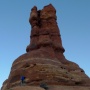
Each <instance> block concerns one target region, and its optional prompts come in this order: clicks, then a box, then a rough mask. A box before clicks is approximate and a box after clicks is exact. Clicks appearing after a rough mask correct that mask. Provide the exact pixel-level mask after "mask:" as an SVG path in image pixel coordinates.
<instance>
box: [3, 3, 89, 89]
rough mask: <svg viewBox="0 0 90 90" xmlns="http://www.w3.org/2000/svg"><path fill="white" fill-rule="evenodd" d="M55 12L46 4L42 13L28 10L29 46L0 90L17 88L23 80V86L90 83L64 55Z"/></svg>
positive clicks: (81, 70)
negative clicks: (22, 79)
mask: <svg viewBox="0 0 90 90" xmlns="http://www.w3.org/2000/svg"><path fill="white" fill-rule="evenodd" d="M56 21H57V16H56V10H55V8H54V7H53V6H52V5H51V4H49V5H47V6H45V7H44V8H43V9H42V10H37V7H36V6H34V7H33V8H32V9H31V13H30V18H29V22H30V24H31V35H30V44H29V45H28V46H27V48H26V52H27V53H25V54H23V55H21V56H20V57H18V58H17V59H16V60H15V61H14V62H13V64H12V67H11V72H10V75H9V77H8V79H7V80H6V82H4V83H3V87H2V90H5V89H7V88H11V87H15V86H18V85H20V77H21V76H22V75H24V76H25V77H26V80H25V82H26V85H28V86H30V85H40V84H41V83H42V82H43V83H47V85H64V86H89V85H90V79H89V77H88V76H87V75H86V74H85V73H84V71H83V69H81V68H80V67H79V66H78V65H77V64H76V63H74V62H71V61H69V60H67V59H66V58H65V57H64V55H63V53H64V51H65V49H64V48H63V46H62V40H61V35H60V29H59V28H58V25H57V22H56Z"/></svg>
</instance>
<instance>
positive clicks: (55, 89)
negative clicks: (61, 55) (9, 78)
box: [8, 85, 90, 90]
mask: <svg viewBox="0 0 90 90" xmlns="http://www.w3.org/2000/svg"><path fill="white" fill-rule="evenodd" d="M8 90H46V89H44V88H41V87H39V86H16V87H13V88H10V89H8ZM47 90H90V87H84V86H83V87H82V86H59V85H57V86H56V85H55V86H48V89H47Z"/></svg>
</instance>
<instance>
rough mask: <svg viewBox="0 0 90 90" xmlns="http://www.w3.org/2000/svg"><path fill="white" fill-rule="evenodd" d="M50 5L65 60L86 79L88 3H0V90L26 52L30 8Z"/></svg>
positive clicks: (89, 42) (73, 0) (89, 46)
mask: <svg viewBox="0 0 90 90" xmlns="http://www.w3.org/2000/svg"><path fill="white" fill-rule="evenodd" d="M50 3H51V4H52V5H53V6H54V7H55V8H56V11H57V13H56V14H57V23H58V26H59V29H60V34H61V38H62V43H63V47H64V48H65V53H64V55H65V57H66V58H67V59H68V60H70V61H73V62H75V63H77V64H78V65H79V66H80V67H81V68H82V69H84V71H85V73H86V74H87V75H88V76H89V77H90V61H89V60H90V0H0V87H1V86H2V83H3V81H4V80H5V79H7V78H8V76H9V73H10V69H11V66H12V63H13V61H14V60H15V59H16V58H17V57H19V56H20V55H22V54H24V53H26V46H27V45H28V44H29V41H30V38H29V36H30V31H31V27H30V24H29V15H30V11H31V8H32V7H33V6H34V5H36V6H37V7H38V9H42V8H43V7H44V6H45V5H48V4H50Z"/></svg>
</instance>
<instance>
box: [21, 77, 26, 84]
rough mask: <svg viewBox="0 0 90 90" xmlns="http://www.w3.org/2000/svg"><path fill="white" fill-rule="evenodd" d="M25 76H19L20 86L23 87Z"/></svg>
mask: <svg viewBox="0 0 90 90" xmlns="http://www.w3.org/2000/svg"><path fill="white" fill-rule="evenodd" d="M25 78H26V77H25V76H21V85H24V84H25Z"/></svg>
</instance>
